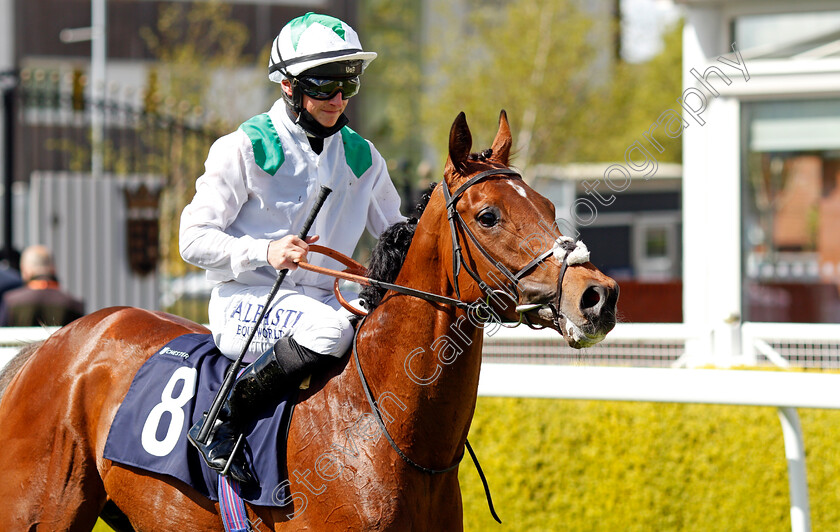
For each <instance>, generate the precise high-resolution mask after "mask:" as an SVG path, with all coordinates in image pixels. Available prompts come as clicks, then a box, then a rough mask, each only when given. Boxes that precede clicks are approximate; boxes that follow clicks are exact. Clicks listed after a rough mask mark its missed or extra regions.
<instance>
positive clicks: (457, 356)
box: [360, 296, 482, 468]
mask: <svg viewBox="0 0 840 532" xmlns="http://www.w3.org/2000/svg"><path fill="white" fill-rule="evenodd" d="M409 299H412V298H410V297H408V296H397V297H393V298H391V299H389V300H387V301H385V302H383V303H382V305H380V308H379V309H377V310H378V311H379V312H377V313H376V314H377V317H378V318H379V319H377V320H375V321H374V323H371V324H368V325H366V327H365V328H366V329H368V330H370V331H372V333H371V334H370V335H369V336H368V337H367V338H363V340H362V341H360V355H361V357H362V359H363V360H362V364H363V365H367V366H370V367H371V369H370V370H368V369H367V368H365V375H366V377H367V379H368V381H369V383H370V386H371V388H372V390H373V394H374V397H375V398H377V400H378V402H379V403H380V405H381V409H382V410H384V412H383V417H384V418H385V419H386V422H387V420H393V422H391V423H389V424H388V431H389V432H390V433H391V435H392V436H393V437H394V439H395V440H396V441H397V442H398V445H400V447H402V448H403V450H404V451H406V454H408V455H409V456H410V457H411V458H412V459H413V460H414V461H415V462H418V463H420V464H422V465H424V466H426V467H431V468H443V467H447V466H449V465H451V464H452V463H454V461H455V459H456V458H457V456H458V455H459V454H460V453H461V452H463V444H464V440H465V439H466V437H467V432H468V431H469V426H470V422H471V420H472V416H473V412H474V411H475V402H476V395H477V392H478V375H479V370H480V366H481V344H482V335H481V331H480V330H477V329H476V328H475V327H474V326H473V325H471V324H470V323H469V321H468V319H467V318H466V317H465V316H464V313H463V312H458V313H457V314H456V313H455V312H452V311H449V312H441V311H438V310H436V309H435V308H434V306H432V305H430V304H428V303H426V302H419V303H418V302H416V301H409ZM368 327H370V328H368ZM373 331H375V332H373ZM365 340H366V341H365Z"/></svg>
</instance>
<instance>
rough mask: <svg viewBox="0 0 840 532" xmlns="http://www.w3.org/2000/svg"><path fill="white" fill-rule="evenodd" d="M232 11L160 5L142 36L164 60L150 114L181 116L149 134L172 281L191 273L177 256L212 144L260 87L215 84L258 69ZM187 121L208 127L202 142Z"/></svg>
mask: <svg viewBox="0 0 840 532" xmlns="http://www.w3.org/2000/svg"><path fill="white" fill-rule="evenodd" d="M232 11H233V5H232V4H222V3H220V2H218V1H211V2H197V3H191V4H179V3H171V4H163V5H162V6H161V7H160V12H159V17H158V21H157V24H156V26H155V28H143V29H141V36H142V37H143V39H144V41H145V42H146V44H147V46H148V47H149V49H150V50H151V51H152V53H153V54H154V55H155V56H156V57H157V58H158V60H159V63H158V66H156V67H155V68H153V69H151V70H150V71H149V77H148V80H147V86H146V92H145V96H144V107H145V110H146V112H147V113H159V112H160V110H161V108H162V107H166V108H167V109H172V108H175V109H177V111H178V112H177V114H176V115H175V117H174V118H175V119H174V120H173V121H172V122H169V123H166V124H161V125H162V126H164V128H163V129H161V130H159V131H154V130H151V132H150V134H151V135H152V136H153V137H154V138H153V139H152V140H151V141H150V142H151V143H152V144H153V145H154V148H153V150H152V153H154V154H158V156H159V157H160V162H161V168H160V173H161V175H164V176H166V177H167V185H168V186H167V187H166V189H165V191H164V194H163V197H162V198H161V207H160V209H161V246H162V248H163V250H162V253H161V257H162V262H163V264H162V267H163V270H164V272H165V273H166V274H167V275H168V276H170V277H173V276H179V275H183V274H185V273H186V272H187V271H190V270H191V269H192V268H190V267H188V266H187V265H186V264H185V263H184V262H183V260H182V259H181V257H180V253H179V250H178V221H179V218H180V213H181V211H182V210H183V208H184V206H185V205H186V204H187V203H188V202H189V201H190V199H191V198H192V196H193V194H194V193H195V180H196V179H197V178H198V176H199V175H201V173H202V171H203V170H202V167H203V162H204V159H205V158H206V156H207V151H208V149H209V147H210V144H211V143H212V142H213V140H215V138H216V137H218V136H221V134H223V133H226V132H228V131H230V130H231V129H232V128H233V127H235V124H236V121H237V120H240V119H241V118H242V117H241V116H237V113H236V110H235V107H236V106H234V105H232V103H231V102H236V101H238V100H239V99H241V98H237V95H238V94H240V93H241V92H242V91H243V90H245V89H244V87H245V86H247V85H249V84H253V83H254V81H255V80H254V79H251V78H250V77H249V76H245V77H244V78H242V77H239V76H227V77H226V81H225V83H222V84H219V83H212V80H213V76H214V75H218V73H219V72H230V71H233V70H235V69H241V68H242V67H243V66H246V65H250V64H252V62H253V59H252V58H249V57H247V56H246V55H245V54H244V49H245V45H246V44H247V42H248V39H249V38H250V32H249V30H248V28H247V27H246V26H245V25H244V24H243V23H241V22H239V21H237V20H236V19H234V18H233V17H232ZM220 86H221V87H222V88H223V89H222V93H212V94H211V93H210V90H211V88H213V87H215V88H216V90H218V87H220ZM164 94H165V95H166V97H163V95H164ZM176 102H177V104H176ZM205 107H209V108H210V109H209V111H211V112H210V113H208V112H207V110H206V109H205ZM190 113H194V114H195V115H196V116H200V117H201V118H202V119H203V120H200V121H199V123H200V124H201V127H202V128H203V129H204V134H201V135H189V134H188V135H184V134H183V130H184V125H186V124H187V123H188V121H189V118H190ZM212 117H215V118H212ZM211 132H216V133H215V134H212V133H211ZM167 133H168V134H167ZM188 317H190V318H193V319H195V318H196V316H194V315H192V314H188Z"/></svg>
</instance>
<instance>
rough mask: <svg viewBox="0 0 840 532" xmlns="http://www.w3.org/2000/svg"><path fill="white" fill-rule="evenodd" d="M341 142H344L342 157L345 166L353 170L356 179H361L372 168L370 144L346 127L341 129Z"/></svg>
mask: <svg viewBox="0 0 840 532" xmlns="http://www.w3.org/2000/svg"><path fill="white" fill-rule="evenodd" d="M341 140H342V142H344V157H345V159H346V160H347V166H349V167H350V169H351V170H353V174H354V175H355V176H356V177H357V178H359V177H362V174H364V173H365V172H367V171H368V169H369V168H370V167H371V166H373V156H372V155H371V152H370V144H368V142H367V141H366V140H365V139H364V138H362V136H361V135H359V134H358V133H356V132H355V131H353V130H352V129H350V128H349V127H347V126H344V127H343V128H341Z"/></svg>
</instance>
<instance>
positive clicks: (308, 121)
mask: <svg viewBox="0 0 840 532" xmlns="http://www.w3.org/2000/svg"><path fill="white" fill-rule="evenodd" d="M286 112H287V113H288V114H289V117H290V118H291V119H292V120H293V121H294V123H295V124H298V125H299V126H300V127H302V128H303V130H304V131H306V133H307V134H308V135H311V136H313V137H316V138H319V139H325V138H327V137H331V136H332V135H335V134H336V133H338V132H339V131H340V130H341V128H343V127H344V126H346V125H347V124H348V123H350V120H349V119H348V118H347V115H345V114H344V113H341V116H339V117H338V120H337V121H336V123H335V125H334V126H332V127H326V126H324V125H323V124H321V123H320V122H318V121H317V120H315V117H314V116H312V115H311V114H309V111H307V110H306V109H303V108H301V109H300V111H297V110H295V109H292V106H291V105H290V104H289V101H288V100H287V101H286Z"/></svg>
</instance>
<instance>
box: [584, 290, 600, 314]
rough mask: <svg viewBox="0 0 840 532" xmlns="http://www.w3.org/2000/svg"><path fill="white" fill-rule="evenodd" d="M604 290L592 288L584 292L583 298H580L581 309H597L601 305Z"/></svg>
mask: <svg viewBox="0 0 840 532" xmlns="http://www.w3.org/2000/svg"><path fill="white" fill-rule="evenodd" d="M602 292H603V289H601V288H599V287H596V286H590V287H589V288H587V289H586V291H584V292H583V296H581V298H580V308H581V310H587V309H591V308H593V307H597V306H598V304H599V303H601V299H602V296H603V294H602Z"/></svg>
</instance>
